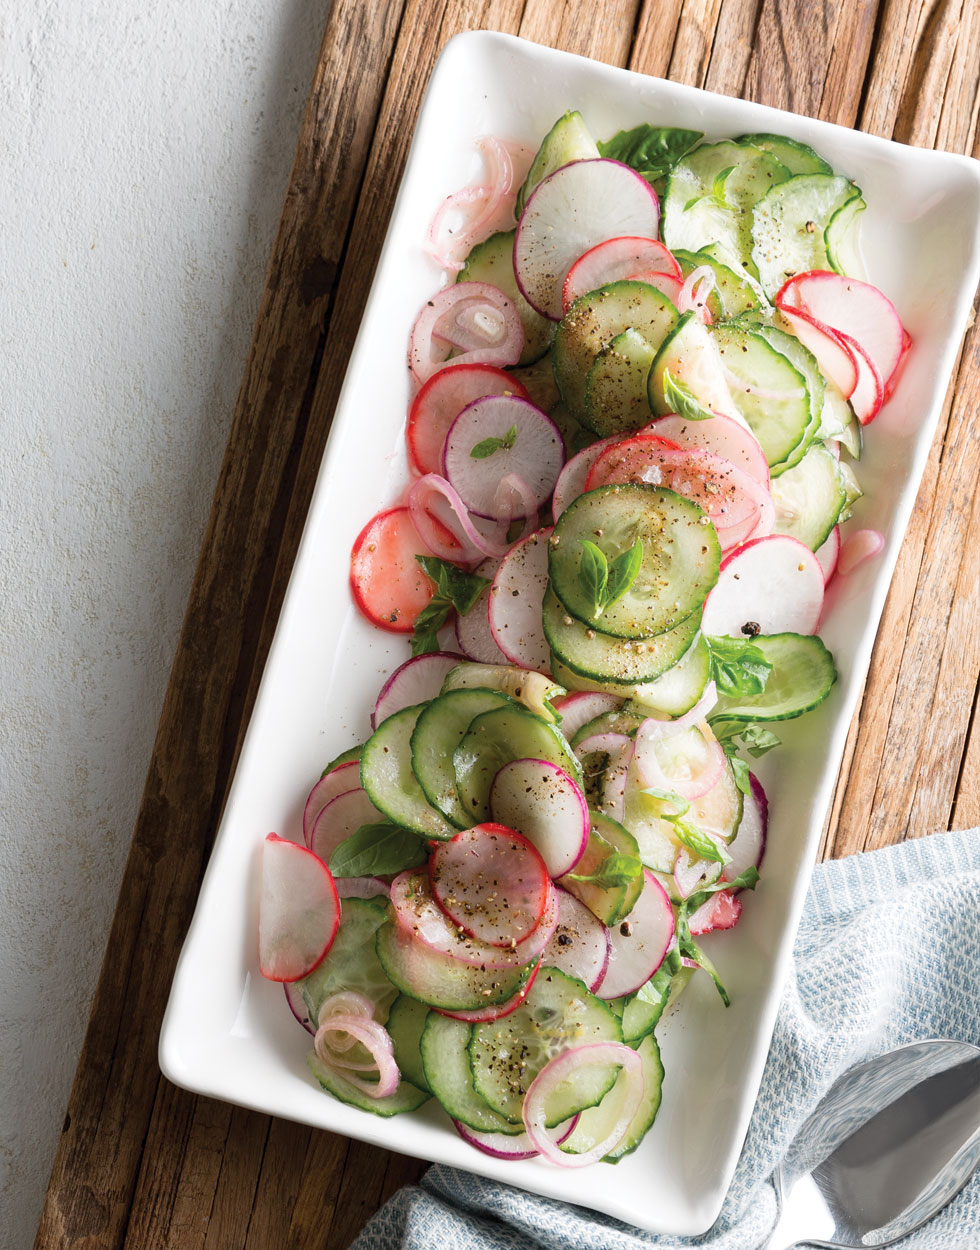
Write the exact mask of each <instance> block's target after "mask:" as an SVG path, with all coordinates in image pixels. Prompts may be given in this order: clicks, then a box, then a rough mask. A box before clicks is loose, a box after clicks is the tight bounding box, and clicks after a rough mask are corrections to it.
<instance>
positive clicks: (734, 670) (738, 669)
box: [704, 635, 772, 695]
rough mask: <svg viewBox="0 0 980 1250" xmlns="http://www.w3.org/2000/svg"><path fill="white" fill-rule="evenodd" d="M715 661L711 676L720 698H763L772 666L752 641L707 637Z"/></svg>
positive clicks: (712, 665) (712, 662) (711, 655)
mask: <svg viewBox="0 0 980 1250" xmlns="http://www.w3.org/2000/svg"><path fill="white" fill-rule="evenodd" d="M704 640H705V642H706V643H707V644H708V653H709V655H710V657H711V676H712V677H713V678H714V682H715V685H716V686H717V687H718V691H719V693H720V694H729V695H747V694H762V692H763V690H765V688H766V682H767V681H768V680H769V674H770V673H771V672H772V665H771V664H770V663H769V661H768V660H767V659H766V657H765V655H764V654H763V652H762V650H761V649H760V648H759V647H757V646H755V644H754V643H753V642H752V640H751V639H750V638H727V637H724V638H721V637H717V636H715V637H711V636H709V635H705V639H704Z"/></svg>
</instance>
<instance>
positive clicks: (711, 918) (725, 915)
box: [688, 890, 742, 937]
mask: <svg viewBox="0 0 980 1250" xmlns="http://www.w3.org/2000/svg"><path fill="white" fill-rule="evenodd" d="M741 914H742V900H741V899H740V898H737V897H736V896H735V895H734V894H732V893H731V892H730V891H729V890H719V891H718V893H717V894H712V896H711V897H710V898H708V899H705V901H704V902H703V903H702V904H701V906H700V907H699V908H698V909H697V911H695V912H692V914H691V915H690V917H689V918H688V927H689V928H690V930H691V936H692V937H699V936H700V935H701V934H702V933H712V932H714V930H715V929H733V928H734V927H735V925H736V924H737V923H738V918H739V916H741Z"/></svg>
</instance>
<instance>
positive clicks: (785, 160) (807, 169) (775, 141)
mask: <svg viewBox="0 0 980 1250" xmlns="http://www.w3.org/2000/svg"><path fill="white" fill-rule="evenodd" d="M736 142H737V143H748V144H751V146H752V147H754V148H761V149H762V151H763V152H768V153H769V155H770V156H774V157H775V158H776V160H777V161H779V162H780V164H782V165H785V166H786V168H787V169H788V170H789V172H790V173H791V174H832V173H833V172H834V171H833V169H832V168H831V166H830V165H828V164H827V162H826V161H825V160H824V159H823V157H822V156H818V155H817V153H816V152H814V150H813V148H811V147H808V146H807V145H806V144H805V143H800V142H799V140H798V139H789V138H787V137H786V136H785V135H768V134H757V135H739V137H738V139H737V140H736Z"/></svg>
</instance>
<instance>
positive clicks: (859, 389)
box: [837, 331, 885, 425]
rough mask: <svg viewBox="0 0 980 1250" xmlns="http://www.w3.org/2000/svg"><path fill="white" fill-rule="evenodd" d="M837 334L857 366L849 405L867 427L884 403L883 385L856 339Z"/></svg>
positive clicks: (878, 374)
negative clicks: (855, 383)
mask: <svg viewBox="0 0 980 1250" xmlns="http://www.w3.org/2000/svg"><path fill="white" fill-rule="evenodd" d="M837 333H838V335H839V337H840V340H841V342H842V343H844V344H845V346H846V347H847V348H848V350H849V351H850V353H851V355H852V356H853V357H854V361H855V363H856V364H857V370H858V379H857V385H856V386H855V387H854V390H853V391H852V392H851V396H850V404H851V407H852V408H853V409H854V415H855V416H856V417H857V419H858V420H859V421H860V422H861V424H862V425H867V424H868V423H869V422H871V421H873V420H874V419H875V417H876V416H877V415H878V413H879V412H880V411H881V405H882V404H883V403H884V402H885V387H884V383H883V382H882V380H881V374H880V373H879V372H878V370H877V368H876V367H875V365H874V362H873V361H872V360H871V358H870V356H869V355H868V354H867V352H866V351H865V350H864V348H863V347H861V345H860V343H858V342H857V340H856V339H852V338H851V336H850V335H849V334H844V333H842V332H841V331H838V332H837Z"/></svg>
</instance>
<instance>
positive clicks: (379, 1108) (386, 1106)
mask: <svg viewBox="0 0 980 1250" xmlns="http://www.w3.org/2000/svg"><path fill="white" fill-rule="evenodd" d="M306 1062H307V1064H308V1065H309V1069H310V1071H311V1072H312V1073H313V1075H314V1076H315V1077H316V1079H317V1080H318V1081H319V1083H320V1085H321V1087H322V1088H323V1089H325V1090H326V1091H327V1093H328V1094H333V1096H334V1098H338V1099H339V1100H340V1101H341V1102H346V1103H348V1104H349V1105H350V1106H352V1107H359V1108H360V1109H361V1110H362V1111H370V1112H371V1114H372V1115H381V1116H386V1117H387V1116H393V1115H401V1114H402V1112H403V1111H417V1110H418V1109H419V1107H421V1106H422V1104H423V1103H425V1102H428V1101H429V1099H430V1098H431V1096H432V1095H431V1094H429V1092H428V1091H427V1090H424V1089H419V1088H418V1087H417V1086H415V1085H413V1084H412V1083H411V1081H399V1082H398V1088H397V1089H396V1090H395V1092H394V1093H393V1094H388V1095H387V1097H385V1098H372V1097H370V1095H369V1094H365V1093H363V1092H362V1091H361V1090H359V1089H358V1088H357V1086H356V1085H351V1083H350V1082H349V1081H345V1080H344V1078H343V1077H342V1076H341V1075H340V1073H339V1072H335V1071H333V1069H332V1068H328V1067H326V1066H325V1065H324V1064H322V1063H321V1062H320V1060H319V1059H318V1058H317V1056H316V1054H315V1053H314V1052H313V1051H311V1052H310V1053H309V1054H308V1055H307V1056H306Z"/></svg>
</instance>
